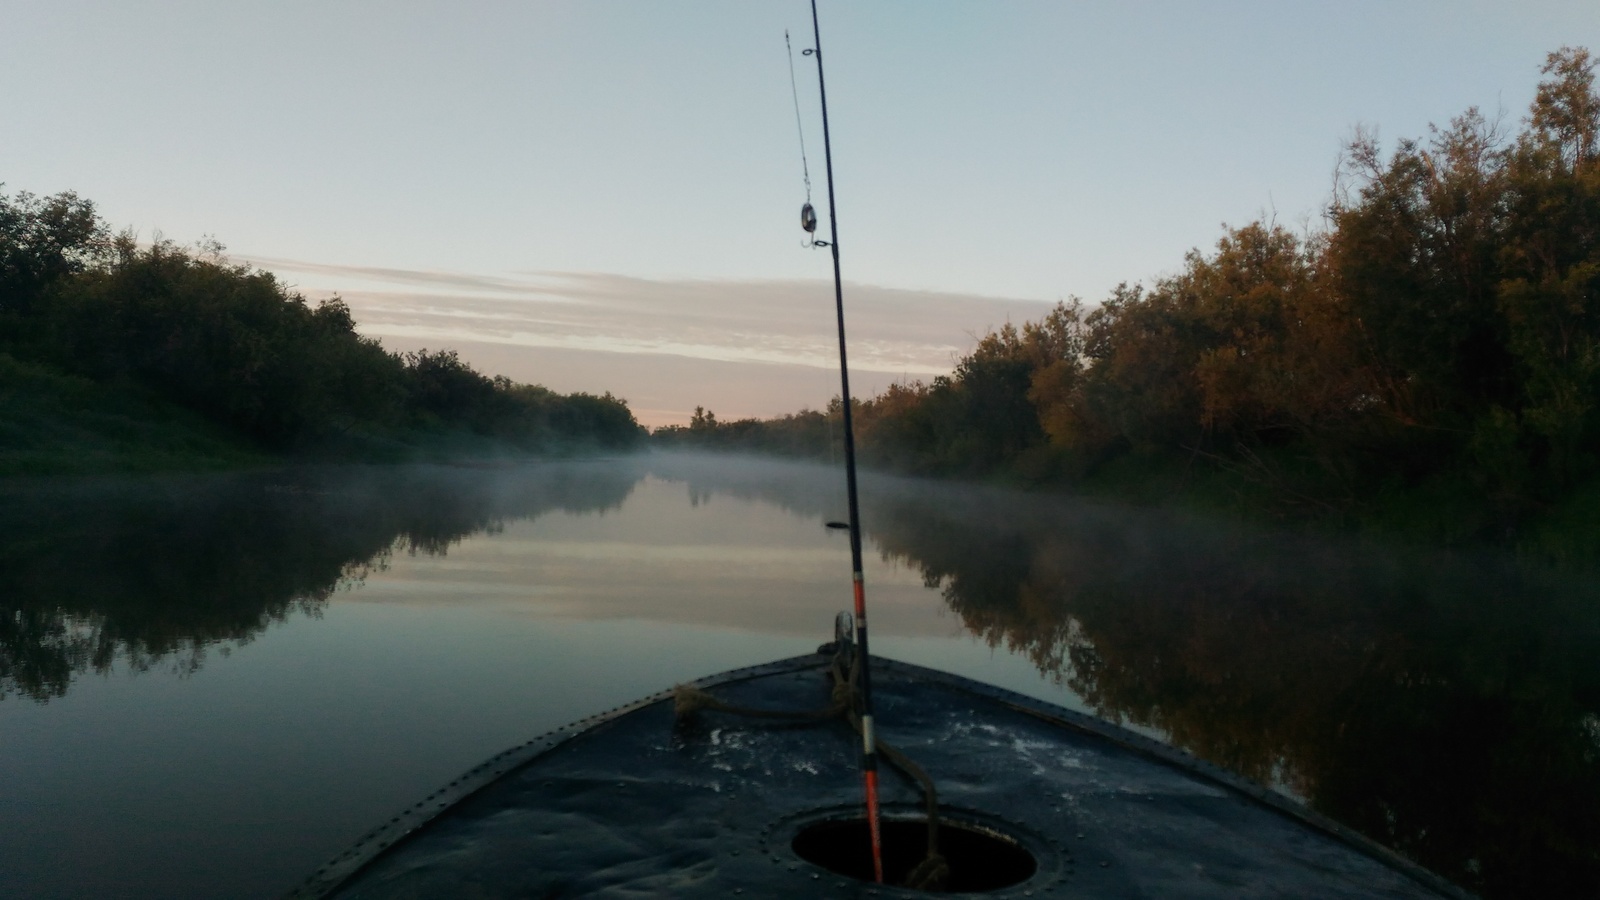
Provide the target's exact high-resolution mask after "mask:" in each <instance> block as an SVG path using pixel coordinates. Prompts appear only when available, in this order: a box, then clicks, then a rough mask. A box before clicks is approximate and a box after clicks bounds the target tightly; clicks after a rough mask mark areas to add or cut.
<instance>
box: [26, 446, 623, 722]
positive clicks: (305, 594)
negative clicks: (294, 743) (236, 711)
mask: <svg viewBox="0 0 1600 900" xmlns="http://www.w3.org/2000/svg"><path fill="white" fill-rule="evenodd" d="M638 477H639V472H638V471H637V470H635V469H631V468H628V467H626V466H619V465H612V464H604V463H599V464H582V463H567V464H550V465H545V466H538V467H524V468H519V469H508V470H468V469H459V468H448V467H418V468H405V469H399V468H387V469H385V468H374V469H368V468H320V469H305V470H295V471H289V472H275V473H266V474H250V475H239V476H225V477H207V478H155V479H138V480H130V481H121V480H117V481H111V480H107V481H74V482H70V483H66V484H63V483H58V482H38V483H12V484H9V485H8V486H6V487H5V488H4V489H3V490H0V698H3V697H5V696H8V695H20V696H23V697H29V698H32V699H34V700H39V701H45V700H48V699H50V698H52V697H59V696H62V695H63V694H65V693H66V692H67V690H68V689H69V688H70V686H71V684H72V682H73V680H74V679H75V678H77V677H79V676H81V675H83V674H84V673H86V672H96V673H104V672H107V671H109V670H110V668H111V667H112V666H113V665H114V664H121V665H126V666H127V667H129V668H130V669H132V670H134V671H141V670H148V669H152V668H156V669H162V670H167V671H174V672H178V673H180V674H182V673H192V672H194V671H195V670H197V669H199V668H200V667H201V665H203V664H204V662H205V659H206V655H207V653H208V652H221V653H226V652H228V650H229V649H230V648H231V647H233V646H237V645H239V644H242V643H246V642H248V641H250V640H252V639H253V638H254V637H256V636H257V635H258V634H260V633H261V632H262V631H263V630H265V629H266V628H267V627H269V626H270V625H271V624H272V623H274V622H281V621H283V620H284V619H285V618H286V617H288V616H290V615H294V614H306V615H312V616H315V615H318V614H319V613H320V611H321V609H322V608H323V606H324V605H325V604H326V603H327V602H328V599H329V597H330V596H332V595H333V594H334V593H335V592H336V591H338V590H340V589H341V588H347V587H350V586H352V585H354V584H358V583H360V582H361V581H362V580H363V579H364V578H365V577H367V575H368V574H369V573H370V572H371V571H373V570H375V569H382V568H383V567H384V566H385V565H386V563H387V560H388V558H389V557H390V555H391V554H393V553H411V554H416V553H423V554H443V553H445V552H446V551H447V550H448V548H449V547H450V546H451V545H452V544H454V543H456V542H458V541H460V540H462V539H463V538H465V537H467V536H469V535H472V534H474V533H479V532H485V531H489V532H493V531H497V530H499V529H500V528H502V527H503V526H504V523H505V522H506V521H508V520H511V519H520V518H530V517H535V516H538V515H540V514H542V513H546V512H551V511H556V510H560V511H565V512H599V511H604V510H608V509H615V508H617V507H619V506H620V505H621V504H622V502H623V501H624V500H625V499H627V497H628V494H629V492H630V491H631V490H632V489H633V485H634V483H635V482H636V481H637V479H638Z"/></svg>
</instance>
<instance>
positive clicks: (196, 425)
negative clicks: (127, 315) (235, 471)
mask: <svg viewBox="0 0 1600 900" xmlns="http://www.w3.org/2000/svg"><path fill="white" fill-rule="evenodd" d="M272 461H273V457H272V456H271V455H270V454H267V453H264V452H262V451H261V450H259V449H257V448H255V447H253V446H252V445H251V444H250V442H249V441H246V440H244V439H242V438H240V437H238V436H237V435H233V434H230V433H229V432H228V431H227V430H225V429H223V428H220V427H218V426H216V425H215V424H213V423H211V422H208V421H207V420H206V419H205V418H203V417H201V416H199V415H197V414H195V413H193V412H190V411H189V410H186V409H184V408H183V407H180V406H177V405H176V404H173V403H170V402H168V401H165V400H163V399H162V398H161V397H159V396H158V395H156V394H155V393H153V392H152V391H149V390H148V389H145V388H142V387H140V386H139V385H137V384H134V383H131V382H122V383H112V384H100V383H96V382H94V381H90V380H89V379H87V378H80V377H76V376H72V375H66V374H63V373H61V372H57V371H52V370H51V369H49V368H47V367H45V366H41V365H36V364H31V363H25V362H21V361H19V360H17V359H15V358H14V357H12V356H10V355H9V354H5V353H0V476H13V475H63V474H72V475H76V474H94V473H106V472H165V471H216V470H220V469H230V468H243V467H249V466H256V465H263V464H268V463H271V462H272Z"/></svg>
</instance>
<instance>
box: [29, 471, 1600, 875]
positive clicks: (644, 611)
mask: <svg viewBox="0 0 1600 900" xmlns="http://www.w3.org/2000/svg"><path fill="white" fill-rule="evenodd" d="M841 482H842V479H841V478H840V477H839V476H838V475H837V473H835V472H831V471H825V470H821V469H817V468H811V467H805V466H784V465H773V464H766V463H749V462H740V461H733V460H712V461H704V460H700V461H697V460H692V459H674V458H653V459H642V460H629V461H616V462H594V463H573V464H549V465H537V466H528V467H523V468H518V469H512V470H492V471H477V470H466V469H446V468H436V469H408V470H394V469H342V470H319V471H311V472H296V473H290V474H282V473H280V474H273V475H251V476H234V477H223V478H210V479H149V480H140V481H136V482H128V481H105V482H87V483H86V482H73V483H70V484H33V485H10V486H6V487H0V694H3V695H4V696H3V699H0V895H5V896H39V897H51V896H60V897H109V896H126V897H173V896H184V897H254V896H259V897H268V896H274V895H277V894H280V893H282V892H283V891H284V890H286V889H288V888H289V887H291V886H292V885H293V884H294V883H296V882H297V881H298V880H299V879H300V878H302V877H303V876H304V875H305V874H307V873H308V872H309V871H310V870H312V869H314V868H316V866H317V865H319V864H320V863H321V862H322V861H324V860H325V859H326V858H328V857H330V856H332V855H334V854H335V853H337V852H339V851H340V850H342V849H343V848H344V847H345V846H346V845H347V844H349V843H350V842H352V841H353V839H354V838H356V837H357V836H359V835H360V834H362V833H364V832H365V831H366V830H368V829H369V828H370V827H371V826H372V825H374V824H376V823H377V822H378V821H380V820H382V819H385V818H387V817H388V816H389V815H391V814H392V813H393V812H394V811H396V810H398V809H400V808H401V807H404V806H406V805H409V803H410V802H412V801H413V800H415V798H417V797H419V796H421V795H423V794H426V793H428V792H430V791H432V790H433V789H434V788H436V787H438V786H439V785H441V784H442V783H444V782H446V781H449V780H450V779H452V778H453V777H455V776H456V775H457V774H459V773H460V772H461V771H463V770H465V769H467V768H469V767H471V766H473V765H475V764H476V763H477V762H479V761H481V760H482V759H483V758H485V757H487V756H489V755H491V754H493V753H496V752H498V751H500V750H502V749H504V748H505V747H507V746H509V745H511V744H514V743H519V742H521V741H524V740H526V739H528V738H529V737H532V736H533V735H535V734H537V733H539V732H542V731H545V730H548V729H550V728H553V727H556V726H558V725H561V724H564V723H565V722H568V721H571V720H574V719H578V718H581V717H583V716H586V715H588V714H590V713H593V712H596V711H599V710H601V709H605V708H609V707H611V706H614V705H617V704H619V703H622V702H625V701H628V700H631V699H634V698H636V697H638V696H641V695H644V694H647V693H653V692H655V691H657V690H661V689H662V688H664V687H668V686H670V685H671V684H673V683H675V682H677V681H682V680H687V679H690V678H694V677H698V676H701V675H706V674H710V673H713V672H717V671H720V670H723V669H727V668H731V667H734V666H740V665H747V664H751V663H756V662H762V661H766V660H769V659H773V658H777V657H781V656H790V655H794V654H797V653H804V652H809V651H810V650H812V649H814V648H815V647H816V645H817V644H818V643H820V642H821V641H823V640H824V639H825V638H826V637H827V636H828V634H829V632H830V630H831V620H832V615H833V612H834V611H835V610H837V609H840V608H843V607H845V606H847V605H848V603H849V594H848V571H849V551H848V547H847V544H846V540H845V538H844V536H843V535H842V534H841V533H837V532H830V531H828V530H827V529H825V528H824V527H823V524H822V523H823V522H824V521H826V520H828V519H836V518H842V517H843V507H844V498H843V490H842V484H841ZM864 489H865V497H864V519H865V522H866V526H867V529H868V532H869V538H870V545H871V548H872V550H873V551H874V552H872V553H871V554H870V565H869V568H868V571H867V583H868V596H869V603H870V604H871V607H872V611H873V649H874V650H875V651H876V652H878V653H881V654H883V655H887V656H893V657H897V658H900V659H905V660H908V661H912V662H918V663H922V664H924V665H930V666H934V667H937V668H942V669H945V670H948V671H954V672H958V673H961V674H965V675H969V676H971V677H975V678H978V679H981V680H984V681H988V682H991V683H995V684H1000V685H1003V686H1005V687H1009V688H1012V689H1014V690H1019V691H1022V692H1025V693H1028V694H1032V695H1034V696H1038V697H1042V698H1045V699H1048V700H1051V701H1054V702H1057V703H1062V704H1065V705H1068V706H1072V707H1075V708H1078V709H1087V710H1089V711H1092V712H1094V713H1096V714H1098V715H1101V716H1104V717H1106V718H1110V719H1114V720H1118V721H1122V722H1124V723H1126V724H1130V725H1133V726H1136V727H1139V728H1140V729H1141V730H1144V731H1146V732H1147V733H1151V734H1156V735H1158V736H1160V737H1162V738H1163V739H1166V740H1168V741H1171V742H1172V743H1175V744H1178V745H1180V746H1182V747H1185V748H1187V749H1189V750H1191V751H1193V752H1195V753H1197V754H1199V755H1201V756H1204V757H1206V758H1208V759H1211V760H1213V761H1215V762H1218V763H1220V764H1222V765H1225V766H1228V767H1230V768H1232V769H1234V770H1236V771H1239V772H1242V773H1244V774H1246V775H1248V776H1250V777H1253V778H1256V779H1258V780H1261V781H1265V782H1269V783H1271V784H1273V785H1275V786H1276V787H1278V788H1279V789H1280V790H1284V791H1286V792H1288V793H1291V794H1293V795H1295V796H1298V797H1300V798H1302V799H1305V800H1307V801H1308V802H1310V803H1311V804H1312V805H1313V806H1314V807H1316V808H1317V809H1319V810H1321V811H1322V812H1324V813H1326V814H1328V815H1331V816H1333V817H1334V818H1336V819H1339V820H1341V821H1343V822H1346V823H1347V824H1350V825H1352V826H1354V827H1356V828H1359V829H1361V830H1362V831H1364V832H1366V833H1368V834H1370V835H1372V836H1374V837H1376V838H1378V839H1379V840H1382V841H1384V842H1385V843H1388V844H1389V845H1391V846H1394V847H1396V848H1398V849H1400V850H1402V851H1403V852H1406V853H1408V854H1410V855H1411V856H1413V857H1414V858H1416V859H1418V860H1420V861H1422V862H1423V863H1425V864H1427V865H1429V866H1431V867H1432V868H1434V869H1435V870H1437V871H1439V872H1441V873H1442V874H1445V875H1446V876H1448V877H1452V878H1455V879H1457V880H1458V881H1461V882H1463V883H1466V884H1468V885H1469V886H1471V887H1473V888H1475V889H1477V890H1481V891H1483V892H1485V893H1486V894H1488V895H1491V896H1504V897H1516V896H1530V897H1535V896H1538V897H1546V896H1595V895H1600V849H1597V848H1600V715H1597V713H1600V588H1596V587H1595V584H1596V582H1595V581H1594V579H1593V577H1592V573H1581V572H1571V571H1567V572H1561V573H1558V572H1550V571H1543V570H1540V569H1538V568H1536V567H1532V566H1519V565H1515V564H1513V563H1511V562H1509V561H1506V560H1492V559H1469V558H1464V557H1460V556H1453V555H1444V554H1436V555H1416V554H1404V553H1399V552H1389V551H1380V550H1377V549H1374V548H1370V547H1360V546H1338V545H1332V544H1328V543H1319V542H1309V541H1301V540H1293V539H1289V538H1285V537H1282V536H1274V535H1269V534H1263V533H1259V532H1253V531H1249V530H1244V529H1236V528H1226V527H1218V526H1216V525H1214V524H1208V523H1204V522H1197V521H1192V520H1185V519H1179V518H1173V517H1166V516H1158V515H1154V514H1149V513H1138V512H1132V511H1119V510H1115V509H1109V508H1103V507H1093V506H1086V505H1083V504H1081V503H1077V502H1074V501H1071V500H1067V499H1063V498H1053V499H1040V498H1028V497H1024V496H1021V495H1018V494H1013V493H1008V492H1004V491H998V490H978V489H967V488H960V487H956V486H951V485H933V484H928V483H920V482H911V481H901V480H893V479H869V480H868V481H867V482H866V483H865V485H864ZM884 727H885V729H886V730H888V731H889V732H890V733H891V734H892V727H893V726H892V723H885V725H884Z"/></svg>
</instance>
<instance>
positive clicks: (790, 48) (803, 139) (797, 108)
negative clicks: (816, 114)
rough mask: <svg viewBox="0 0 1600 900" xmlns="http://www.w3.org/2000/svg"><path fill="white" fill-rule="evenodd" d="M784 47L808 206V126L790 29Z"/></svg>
mask: <svg viewBox="0 0 1600 900" xmlns="http://www.w3.org/2000/svg"><path fill="white" fill-rule="evenodd" d="M783 46H784V48H785V49H787V50H788V51H789V94H790V96H792V97H794V127H795V130H796V131H798V132H800V171H801V172H803V173H804V174H805V179H806V205H807V206H809V205H811V166H810V164H809V163H807V162H806V126H805V125H804V124H803V123H802V121H801V119H800V89H799V88H798V87H796V86H795V80H794V45H793V44H791V43H789V29H787V28H785V29H784V30H783Z"/></svg>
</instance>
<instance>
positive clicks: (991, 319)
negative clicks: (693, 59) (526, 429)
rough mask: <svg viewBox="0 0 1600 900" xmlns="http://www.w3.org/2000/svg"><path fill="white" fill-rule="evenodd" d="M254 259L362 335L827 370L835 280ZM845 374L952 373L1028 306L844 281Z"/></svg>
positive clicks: (833, 360)
mask: <svg viewBox="0 0 1600 900" xmlns="http://www.w3.org/2000/svg"><path fill="white" fill-rule="evenodd" d="M249 262H251V263H252V264H254V265H256V266H258V267H261V268H265V269H268V270H271V271H274V272H277V273H280V274H282V275H287V274H290V273H293V274H295V275H299V276H310V277H309V278H303V281H304V283H303V284H302V285H301V289H302V290H303V291H305V292H307V293H310V294H314V295H319V294H320V295H326V294H331V293H335V292H337V293H339V294H340V295H341V296H343V298H344V299H345V301H346V302H348V303H349V304H350V306H351V308H352V309H353V310H354V311H355V313H356V319H357V321H358V322H359V323H360V328H361V330H362V331H363V332H364V333H367V334H371V335H374V336H378V337H397V338H406V339H408V340H410V341H417V340H435V341H438V342H441V343H445V342H449V341H473V342H478V343H491V344H510V345H513V346H525V347H546V348H563V349H571V350H594V351H605V352H610V353H649V354H670V355H675V356H686V357H692V358H696V359H706V360H718V361H724V362H750V363H767V364H779V365H801V366H812V367H815V368H824V369H826V368H834V367H837V365H838V344H837V337H836V332H835V319H834V304H833V299H834V298H833V290H832V285H831V284H828V283H826V282H816V281H780V280H772V281H760V280H747V281H726V280H710V279H704V280H694V279H677V280H669V279H647V278H633V277H627V276H621V275H608V274H601V273H590V272H527V273H518V274H517V275H515V276H514V277H504V276H485V275H474V274H464V273H452V272H430V271H420V270H406V269H393V268H378V267H369V266H343V265H332V264H326V263H309V262H302V261H296V260H285V259H276V258H270V257H254V258H250V259H249ZM845 303H846V316H847V327H848V329H849V337H850V357H851V358H850V362H851V367H852V368H860V369H863V370H872V371H880V372H896V373H903V374H906V375H909V376H912V377H926V376H931V375H936V374H942V373H946V372H949V371H950V368H951V366H952V364H953V362H954V360H955V358H956V357H958V356H959V355H961V354H962V353H964V352H966V350H967V349H968V348H969V347H970V345H971V343H972V340H973V338H974V337H975V336H976V335H977V334H981V333H982V332H983V331H986V330H987V329H989V328H991V327H995V326H998V325H1000V324H1002V323H1004V322H1005V321H1007V320H1018V321H1020V320H1022V319H1029V318H1037V317H1038V316H1039V315H1042V314H1043V313H1044V312H1045V311H1046V310H1047V309H1048V306H1047V305H1045V304H1041V303H1039V302H1037V301H1029V300H1014V299H1006V298H996V297H983V296H977V295H970V294H953V293H940V292H933V291H910V290H900V289H894V288H884V287H878V286H873V285H860V284H849V285H847V286H846V291H845Z"/></svg>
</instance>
